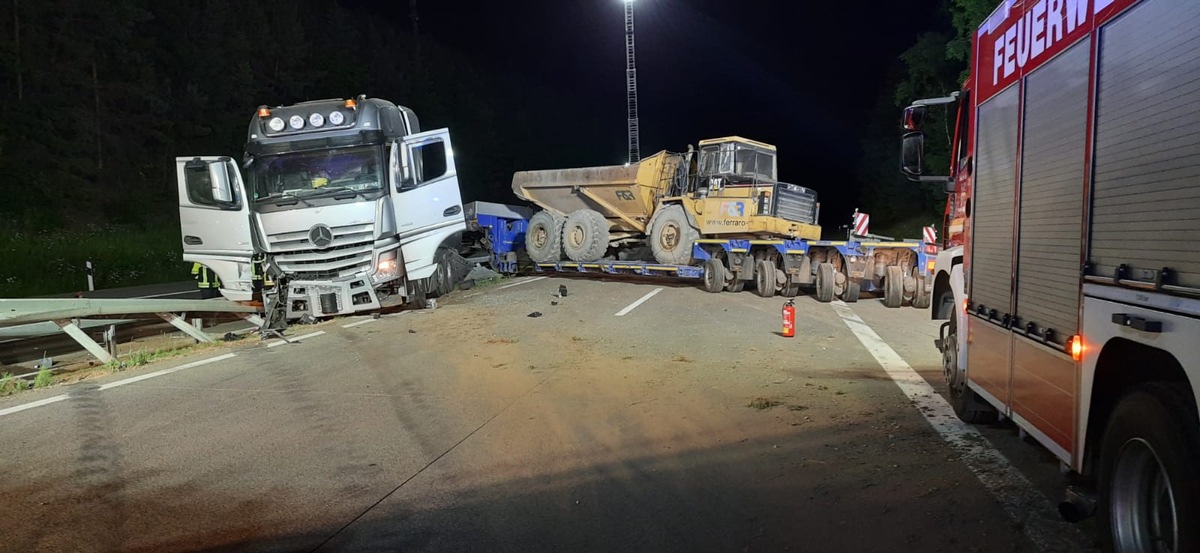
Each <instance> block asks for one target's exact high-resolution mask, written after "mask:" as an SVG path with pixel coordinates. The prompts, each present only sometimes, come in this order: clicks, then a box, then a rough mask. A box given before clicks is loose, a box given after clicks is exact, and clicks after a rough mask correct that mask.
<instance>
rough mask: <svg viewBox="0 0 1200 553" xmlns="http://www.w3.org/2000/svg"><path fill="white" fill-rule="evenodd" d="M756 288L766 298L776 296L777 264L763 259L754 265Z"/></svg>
mask: <svg viewBox="0 0 1200 553" xmlns="http://www.w3.org/2000/svg"><path fill="white" fill-rule="evenodd" d="M754 288H755V291H756V292H757V293H758V295H760V296H762V297H764V298H770V297H774V296H775V264H774V263H771V262H770V261H768V260H766V259H763V260H761V261H759V262H758V263H757V264H756V266H755V267H754Z"/></svg>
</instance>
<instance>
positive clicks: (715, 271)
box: [703, 257, 725, 294]
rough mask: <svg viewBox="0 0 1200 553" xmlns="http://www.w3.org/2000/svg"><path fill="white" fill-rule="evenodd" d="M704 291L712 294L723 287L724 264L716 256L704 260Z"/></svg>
mask: <svg viewBox="0 0 1200 553" xmlns="http://www.w3.org/2000/svg"><path fill="white" fill-rule="evenodd" d="M703 280H704V291H705V292H711V293H713V294H716V293H719V292H720V291H721V290H723V289H725V264H724V263H721V260H720V259H718V258H716V257H710V258H708V260H706V261H705V262H704V274H703Z"/></svg>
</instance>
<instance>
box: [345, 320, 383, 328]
mask: <svg viewBox="0 0 1200 553" xmlns="http://www.w3.org/2000/svg"><path fill="white" fill-rule="evenodd" d="M373 322H375V319H363V320H361V321H358V322H354V323H350V324H344V325H342V328H354V327H356V326H362V325H365V324H367V323H373Z"/></svg>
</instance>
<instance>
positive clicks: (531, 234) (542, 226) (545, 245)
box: [525, 211, 566, 263]
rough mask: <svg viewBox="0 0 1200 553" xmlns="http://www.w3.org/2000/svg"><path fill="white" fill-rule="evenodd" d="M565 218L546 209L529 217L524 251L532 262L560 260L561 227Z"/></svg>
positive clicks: (561, 254)
mask: <svg viewBox="0 0 1200 553" xmlns="http://www.w3.org/2000/svg"><path fill="white" fill-rule="evenodd" d="M565 222H566V220H565V219H564V218H563V217H560V216H557V215H554V214H552V213H549V212H547V211H539V212H537V213H534V214H533V217H532V218H530V219H529V229H528V230H527V231H526V232H525V251H526V252H527V253H528V254H529V259H532V260H533V261H534V263H557V262H559V261H562V257H563V251H562V229H563V224H564V223H565Z"/></svg>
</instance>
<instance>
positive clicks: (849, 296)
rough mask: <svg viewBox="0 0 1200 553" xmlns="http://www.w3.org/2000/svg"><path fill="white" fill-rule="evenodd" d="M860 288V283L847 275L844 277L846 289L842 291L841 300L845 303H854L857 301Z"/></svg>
mask: <svg viewBox="0 0 1200 553" xmlns="http://www.w3.org/2000/svg"><path fill="white" fill-rule="evenodd" d="M861 290H862V284H861V283H860V282H859V281H857V280H854V279H851V278H849V277H847V278H846V291H845V292H842V301H844V302H846V303H855V302H857V301H858V294H859V291H861Z"/></svg>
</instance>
